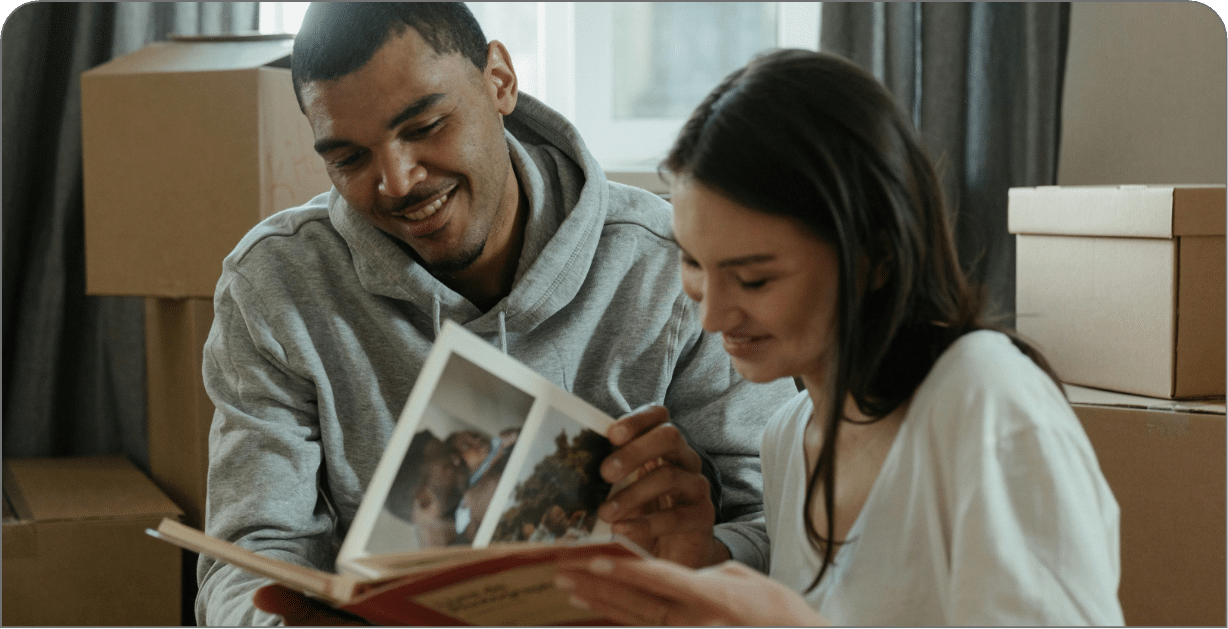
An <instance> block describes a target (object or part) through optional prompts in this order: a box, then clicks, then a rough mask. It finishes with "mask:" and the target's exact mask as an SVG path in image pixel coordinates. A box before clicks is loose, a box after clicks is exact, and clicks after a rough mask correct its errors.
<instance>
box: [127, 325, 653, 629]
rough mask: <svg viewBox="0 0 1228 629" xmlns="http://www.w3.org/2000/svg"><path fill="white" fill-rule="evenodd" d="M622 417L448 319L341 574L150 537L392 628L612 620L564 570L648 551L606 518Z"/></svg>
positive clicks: (186, 537) (216, 544)
mask: <svg viewBox="0 0 1228 629" xmlns="http://www.w3.org/2000/svg"><path fill="white" fill-rule="evenodd" d="M611 423H613V419H612V418H610V417H609V416H608V415H606V414H605V413H602V412H601V411H600V410H598V409H596V408H594V407H593V406H591V405H590V404H588V403H587V402H585V401H583V400H581V399H580V398H578V397H576V396H574V395H572V394H571V393H568V392H567V391H564V390H563V389H561V388H560V387H558V386H557V385H555V384H554V383H552V382H550V381H549V380H547V379H546V378H544V377H542V376H540V375H539V374H537V373H535V372H533V371H532V370H531V369H529V368H528V367H525V366H524V365H523V364H521V363H519V362H518V361H516V360H515V359H513V358H511V357H510V356H508V355H506V354H504V353H502V352H500V351H499V350H498V349H496V348H495V347H493V346H491V345H490V344H489V343H487V342H486V341H484V340H482V339H481V338H480V337H478V336H476V335H474V334H473V333H471V332H469V331H468V330H466V329H464V328H463V327H461V326H460V325H458V324H456V323H453V322H451V321H445V322H444V325H443V327H442V329H441V331H440V335H439V338H438V339H436V342H435V344H434V346H433V347H432V349H431V352H430V354H428V356H427V358H426V361H425V363H424V364H423V367H422V371H421V372H420V374H419V376H418V380H417V382H415V384H414V387H413V391H412V392H411V393H410V396H409V399H408V401H407V402H406V403H405V407H404V409H403V410H402V412H401V415H400V418H399V419H398V421H397V425H396V428H395V430H394V431H393V433H392V437H391V438H390V440H389V442H388V445H387V447H386V449H385V450H384V453H383V455H382V457H381V458H380V462H379V465H378V467H377V468H376V470H375V473H374V476H373V477H372V479H371V482H370V484H369V486H368V487H367V491H366V494H365V495H364V496H363V500H362V503H361V504H360V506H359V508H358V511H357V513H356V514H355V517H354V521H353V523H352V525H351V526H350V530H349V532H348V533H347V534H346V538H345V540H344V542H343V543H342V546H341V550H340V552H339V553H338V556H337V561H336V566H337V574H330V573H325V572H321V571H319V570H313V569H310V568H306V567H303V566H298V565H294V564H291V563H288V562H284V561H279V560H275V559H270V558H267V557H263V556H260V555H258V554H256V553H253V552H251V551H248V550H246V549H243V548H241V547H239V546H237V545H234V544H230V543H228V542H225V541H223V540H220V539H216V538H213V537H210V536H208V535H206V534H204V533H202V532H200V531H197V530H195V529H192V528H190V527H187V526H184V525H182V524H180V523H178V522H175V521H174V520H169V519H168V520H164V521H163V522H162V524H161V525H160V526H159V527H158V530H157V531H150V534H151V535H154V536H155V537H159V538H161V539H164V540H166V541H169V542H171V543H173V544H177V545H179V546H181V547H184V548H187V549H189V550H192V551H195V552H198V553H201V554H204V555H208V556H210V557H213V558H215V559H218V560H221V561H225V562H227V563H231V564H234V565H237V566H240V567H242V568H244V569H246V570H248V571H250V572H252V573H254V574H258V575H261V576H265V577H269V578H272V579H274V580H276V581H278V582H280V583H282V584H284V585H286V586H288V587H291V588H293V589H296V590H299V591H302V592H305V593H307V594H309V595H311V596H315V597H318V598H322V599H324V600H326V601H328V602H329V603H330V604H332V605H334V606H336V607H338V608H340V609H343V610H346V611H349V612H351V613H354V614H356V615H358V616H361V617H363V618H365V619H367V620H369V621H372V622H376V623H380V624H398V625H441V624H453V625H455V624H476V625H575V624H607V623H606V622H605V621H604V620H603V619H601V618H600V617H598V616H596V615H594V614H592V613H591V612H586V611H583V610H579V609H576V608H573V607H572V606H571V605H569V604H568V602H567V598H568V597H567V595H566V594H565V593H563V592H560V591H558V590H556V589H555V588H554V586H553V584H552V579H553V574H554V569H553V566H554V563H555V562H557V561H559V560H563V559H578V558H584V557H589V556H594V557H595V556H598V555H612V556H634V555H641V556H643V555H644V552H643V551H642V550H641V549H639V548H637V547H636V546H635V545H634V544H632V543H631V542H630V541H628V540H625V539H623V538H620V537H618V536H615V535H613V534H612V533H611V531H610V527H609V525H608V524H607V523H605V522H602V521H601V520H599V519H598V518H597V507H598V506H599V505H600V504H601V503H602V502H603V501H604V500H605V499H606V498H607V497H608V496H609V495H610V493H611V490H612V488H611V487H610V485H609V483H606V482H605V481H604V480H603V479H602V478H601V475H600V473H599V472H598V469H599V466H600V465H601V462H602V460H604V459H605V457H606V456H607V455H608V454H609V453H610V451H611V446H610V443H609V441H608V440H607V439H606V437H605V432H606V429H607V428H608V427H609V425H610V424H611Z"/></svg>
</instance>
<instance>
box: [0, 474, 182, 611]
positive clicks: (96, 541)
mask: <svg viewBox="0 0 1228 629" xmlns="http://www.w3.org/2000/svg"><path fill="white" fill-rule="evenodd" d="M4 502H5V510H4V564H3V570H4V579H3V592H4V599H3V623H4V624H5V625H58V626H72V625H178V624H179V622H180V557H181V554H180V551H179V549H178V548H175V547H174V546H171V545H170V544H167V543H165V542H161V541H158V540H156V539H153V538H152V537H149V536H148V535H146V534H145V528H146V527H156V526H157V524H158V522H159V521H161V519H162V518H163V517H178V515H179V509H178V508H177V507H176V506H175V504H174V503H172V502H171V501H170V500H169V499H167V497H166V496H165V495H163V494H162V492H160V491H158V488H157V487H155V486H154V484H153V483H151V482H150V481H149V479H148V478H145V476H144V475H143V474H141V472H140V471H138V470H137V469H136V468H135V467H133V466H132V464H131V463H129V462H128V461H127V460H125V459H124V458H122V457H85V458H59V459H10V460H7V461H5V463H4Z"/></svg>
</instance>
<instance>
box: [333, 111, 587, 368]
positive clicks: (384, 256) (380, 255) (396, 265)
mask: <svg viewBox="0 0 1228 629" xmlns="http://www.w3.org/2000/svg"><path fill="white" fill-rule="evenodd" d="M504 135H505V137H506V138H507V144H508V151H509V153H510V155H511V159H512V167H513V168H514V169H515V171H516V177H517V180H518V181H519V182H520V186H521V190H522V191H523V192H524V193H525V197H526V198H527V199H528V205H529V217H528V223H527V226H526V228H525V242H524V247H523V248H522V250H521V255H520V262H519V264H518V266H517V270H516V281H515V284H514V285H513V287H512V292H511V293H510V294H509V295H508V296H507V297H505V298H504V299H503V300H502V301H500V302H499V303H498V304H496V305H495V306H494V307H493V308H491V309H490V311H488V312H485V313H483V312H482V311H481V310H479V309H478V308H477V307H476V306H474V305H473V304H472V303H471V302H469V300H467V299H465V298H464V297H462V296H461V295H460V294H458V293H456V292H455V291H453V290H452V289H451V288H448V287H447V286H445V285H444V284H443V283H442V282H440V281H439V280H437V279H435V277H434V276H432V275H431V274H430V273H428V272H427V271H426V269H425V268H423V267H422V266H421V265H419V264H418V263H417V262H415V261H414V259H413V258H411V257H410V256H409V255H408V254H406V253H405V252H404V251H403V250H402V249H401V247H400V246H399V245H398V244H397V243H396V242H395V241H394V240H393V238H392V237H391V236H389V235H387V234H385V233H384V232H382V231H380V230H379V229H378V228H376V227H375V226H374V225H372V224H371V223H370V221H368V220H366V219H365V218H363V217H362V216H361V215H360V214H359V213H358V212H357V211H355V210H354V209H353V208H351V207H350V205H349V204H348V203H346V202H345V199H343V198H342V197H341V195H340V194H338V192H337V190H336V188H334V189H333V190H332V192H331V193H330V195H329V201H328V213H329V218H330V220H331V221H332V223H333V225H334V226H335V227H336V229H337V231H338V232H339V233H340V234H341V236H342V237H343V238H344V239H345V240H346V243H347V244H348V245H349V249H350V253H351V255H352V256H353V259H354V268H355V270H356V272H357V274H358V277H359V281H360V282H361V283H362V286H363V288H364V289H366V290H367V291H369V292H371V293H375V294H378V295H383V296H386V297H391V298H393V299H399V300H403V301H407V302H409V303H410V304H412V305H413V306H414V307H416V308H417V309H419V310H420V311H421V312H423V313H425V314H426V315H427V316H428V317H430V319H431V320H432V321H434V327H435V330H433V331H432V332H433V333H437V332H438V329H439V325H440V323H441V322H442V320H443V319H445V318H446V319H451V320H453V321H456V322H457V323H461V324H463V325H465V326H466V327H467V328H469V329H470V330H472V331H473V332H476V333H478V334H498V335H499V336H500V338H502V339H504V341H503V342H504V344H506V335H507V334H508V333H513V334H523V333H526V332H529V331H531V330H533V329H534V328H536V327H537V326H538V325H540V324H541V322H543V321H545V320H546V319H547V318H549V317H550V316H551V315H553V314H555V313H556V312H558V310H559V309H561V308H562V307H564V306H565V305H566V304H567V303H568V302H570V301H571V300H572V299H573V298H574V297H575V296H576V294H577V292H579V290H580V287H581V286H582V285H583V283H584V280H585V278H586V277H587V275H588V271H589V267H590V266H591V265H592V262H593V256H594V254H595V252H596V251H597V243H598V240H599V238H600V235H601V226H602V224H603V223H604V222H605V218H606V211H607V206H608V202H609V198H608V197H609V187H608V186H607V185H606V179H605V173H604V171H602V169H601V166H600V165H599V164H598V163H597V160H596V159H595V158H593V156H592V155H591V154H590V153H589V152H588V149H587V148H586V147H585V146H584V142H583V141H582V140H581V139H580V135H579V133H578V132H577V131H576V129H575V127H573V126H572V125H571V123H570V122H568V121H567V120H566V119H565V118H563V117H562V116H561V115H559V114H558V113H557V112H555V111H554V110H552V109H550V108H549V107H547V106H545V105H544V104H542V103H541V102H540V101H538V100H537V99H535V98H533V97H532V96H529V95H528V94H525V93H521V94H520V96H519V99H518V102H517V105H516V109H515V111H513V112H512V113H511V114H510V115H509V116H506V117H505V118H504Z"/></svg>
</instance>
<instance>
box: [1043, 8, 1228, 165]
mask: <svg viewBox="0 0 1228 629" xmlns="http://www.w3.org/2000/svg"><path fill="white" fill-rule="evenodd" d="M1226 44H1228V39H1226V37H1225V30H1224V25H1223V23H1222V22H1221V21H1220V18H1219V16H1218V15H1216V13H1215V11H1214V10H1212V9H1211V8H1209V7H1207V6H1205V5H1202V4H1199V3H1197V2H1075V3H1073V4H1072V7H1071V15H1070V48H1069V54H1068V57H1067V65H1066V83H1065V93H1064V94H1063V102H1062V146H1061V153H1060V158H1059V162H1058V178H1057V182H1058V183H1059V184H1062V185H1078V184H1130V183H1220V184H1222V183H1224V179H1225V167H1226V166H1225V151H1226V150H1228V148H1226V146H1225V127H1226V125H1225V120H1226V119H1228V111H1226V109H1225V94H1226V92H1228V88H1226V86H1225V77H1226V76H1228V68H1226V67H1225V64H1226V61H1225V59H1226V55H1228V51H1226V50H1225V47H1226Z"/></svg>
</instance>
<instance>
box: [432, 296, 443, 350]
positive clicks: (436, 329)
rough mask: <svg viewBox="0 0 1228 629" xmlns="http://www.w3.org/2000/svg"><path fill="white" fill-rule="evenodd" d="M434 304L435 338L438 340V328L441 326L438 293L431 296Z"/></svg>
mask: <svg viewBox="0 0 1228 629" xmlns="http://www.w3.org/2000/svg"><path fill="white" fill-rule="evenodd" d="M433 297H434V298H435V299H434V302H435V338H436V339H438V338H439V327H440V325H442V324H441V323H440V321H439V293H435V294H434V295H433Z"/></svg>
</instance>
